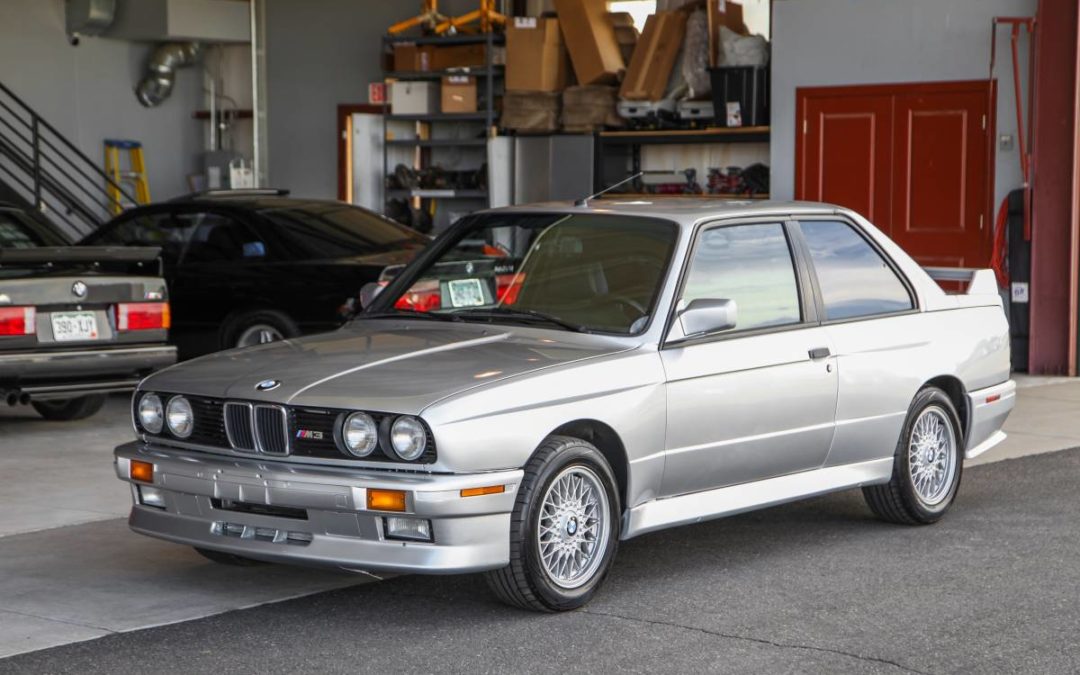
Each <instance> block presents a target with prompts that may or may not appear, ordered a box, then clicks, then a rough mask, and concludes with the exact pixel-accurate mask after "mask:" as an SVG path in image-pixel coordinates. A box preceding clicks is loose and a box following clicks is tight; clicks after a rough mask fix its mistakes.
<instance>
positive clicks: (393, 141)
mask: <svg viewBox="0 0 1080 675" xmlns="http://www.w3.org/2000/svg"><path fill="white" fill-rule="evenodd" d="M504 42H505V39H504V36H503V35H501V34H495V33H483V34H477V35H451V36H424V37H402V36H396V35H395V36H390V35H387V36H384V37H383V51H384V52H390V51H392V50H393V46H394V45H395V44H400V43H412V44H416V45H418V46H424V45H431V46H456V45H475V44H482V45H484V46H485V50H484V54H485V57H484V64H483V65H477V66H474V67H467V68H450V69H444V70H431V71H394V70H388V71H385V72H384V73H383V77H384V81H391V80H441V78H443V77H445V76H448V75H468V76H472V77H475V78H476V84H477V99H478V104H479V109H478V110H477V111H476V112H474V113H442V112H433V113H430V114H425V115H393V114H391V113H390V109H389V104H387V106H386V107H384V114H383V137H384V139H385V140H384V146H383V148H384V149H383V175H384V176H386V177H389V176H390V175H391V173H392V171H393V168H394V167H392V166H391V163H390V159H389V155H390V153H391V151H392V149H397V150H398V151H399V152H400V149H402V148H404V149H412V150H413V151H414V154H413V162H412V168H413V169H416V170H421V169H425V168H428V167H430V166H432V158H433V152H434V151H436V149H455V148H461V149H471V151H472V152H478V151H479V150H480V149H486V148H487V144H488V138H489V136H490V134H491V130H492V129H493V128H494V126H495V123H496V107H495V99H496V97H498V96H499V95H500V93H501V92H500V89H501V86H500V83H501V82H502V78H503V73H504V70H505V69H504V67H503V66H502V65H500V64H496V63H494V62H493V56H494V48H495V47H496V46H498V45H502V44H504ZM394 122H413V123H414V127H413V133H414V137H410V138H397V137H391V134H390V133H389V129H388V126H389V125H390V124H392V123H394ZM461 123H466V124H468V123H475V125H476V128H475V129H473V128H472V127H469V129H470V132H469V134H470V135H467V136H465V137H462V138H448V137H444V136H439V135H438V134H437V133H435V132H436V130H437V129H438V128H439V126H440V125H443V124H461ZM481 126H482V128H481ZM486 160H487V157H486V154H485V155H484V156H483V157H482V158H481V159H480V160H479V162H478V166H477V167H476V168H479V166H480V165H481V164H482V163H484V162H486ZM394 199H407V200H410V202H411V206H412V207H413V211H414V212H415V211H419V210H421V209H422V208H424V207H425V206H427V207H428V209H429V210H433V209H431V205H432V203H433V202H434V201H436V200H448V199H452V200H471V201H477V202H480V204H478V205H477V207H476V208H480V207H486V206H488V205H489V200H488V191H487V190H476V189H434V188H432V189H429V188H413V189H390V188H387V189H386V190H385V201H386V202H387V205H388V206H389V202H390V200H394ZM425 201H427V203H426V204H425Z"/></svg>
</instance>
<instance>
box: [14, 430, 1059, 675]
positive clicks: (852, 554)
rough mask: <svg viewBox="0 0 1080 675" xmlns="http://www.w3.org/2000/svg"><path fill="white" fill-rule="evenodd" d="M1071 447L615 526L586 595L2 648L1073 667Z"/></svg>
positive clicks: (306, 608)
mask: <svg viewBox="0 0 1080 675" xmlns="http://www.w3.org/2000/svg"><path fill="white" fill-rule="evenodd" d="M1078 633H1080V451H1078V450H1067V451H1062V452H1058V453H1053V454H1047V455H1038V456H1033V457H1026V458H1023V459H1015V460H1009V461H1005V462H999V463H995V464H990V465H986V466H979V467H974V468H969V469H968V470H967V471H966V473H965V475H964V478H963V485H962V488H961V493H960V499H959V501H958V502H957V504H956V505H955V507H954V509H953V511H952V512H951V513H950V515H949V517H948V518H946V519H945V521H943V522H941V523H939V524H938V525H935V526H931V527H921V528H906V527H899V526H893V525H887V524H883V523H879V522H877V521H875V520H874V519H872V518H871V516H870V514H869V512H868V510H867V509H866V507H865V506H864V505H863V503H862V499H861V496H860V495H859V493H858V492H857V491H853V492H847V493H842V494H837V495H831V496H827V497H822V498H818V499H815V500H812V501H809V502H803V503H800V504H793V505H789V506H783V507H778V508H774V509H769V510H767V511H761V512H757V513H752V514H746V515H743V516H738V517H734V518H729V519H726V520H720V521H713V522H711V523H706V524H702V525H696V526H689V527H683V528H679V529H675V530H670V531H667V532H660V533H656V534H652V535H647V536H644V537H641V538H639V539H634V540H631V541H629V542H625V543H624V544H623V545H622V547H621V549H620V551H619V557H618V561H617V563H616V566H615V568H614V570H613V572H612V574H611V576H610V578H609V579H608V581H607V584H606V586H605V587H604V589H603V591H602V592H601V594H600V595H599V596H598V597H597V598H596V600H595V601H594V602H593V603H592V604H591V605H589V606H588V607H587V608H585V609H583V610H580V611H576V612H571V613H568V614H562V615H537V614H530V613H526V612H522V611H518V610H514V609H510V608H506V607H503V606H502V605H499V604H498V603H496V602H495V601H494V600H492V599H491V597H490V596H489V595H488V594H487V591H486V587H485V585H484V583H483V579H482V578H480V577H477V576H466V577H415V576H414V577H399V578H396V579H392V580H388V581H383V582H378V583H371V584H364V585H360V586H355V587H351V588H346V589H342V590H336V591H330V592H326V593H320V594H317V595H312V596H308V597H304V598H300V599H297V600H290V601H287V602H281V603H277V604H271V605H264V606H260V607H256V608H253V609H248V610H243V611H236V612H230V613H226V614H221V615H218V616H213V617H210V618H206V619H200V620H197V621H190V622H186V623H180V624H175V625H171V626H164V627H159V628H153V629H148V630H141V631H134V632H129V633H122V634H117V635H111V636H108V637H105V638H102V639H98V640H94V641H90V642H84V643H79V644H72V645H67V646H63V647H57V648H54V649H48V650H43V651H38V652H32V653H28V654H23V655H20V656H16V657H13V658H10V659H7V660H3V661H0V672H20V673H25V672H50V673H68V672H70V673H117V672H133V671H136V670H139V671H142V670H154V671H160V672H181V671H182V672H219V673H220V672H229V673H244V672H260V673H277V672H281V673H286V672H289V673H291V672H301V671H303V672H312V671H319V672H327V673H339V672H340V673H344V672H376V671H389V672H401V671H412V672H417V671H423V672H470V673H477V672H491V673H506V672H526V671H532V672H615V671H620V672H688V671H707V672H737V673H738V672H769V673H784V672H799V673H818V672H820V673H835V672H839V671H844V672H860V673H902V672H920V673H965V672H970V673H992V672H1038V673H1055V672H1062V673H1064V672H1077V671H1080V639H1078V638H1077V634H1078Z"/></svg>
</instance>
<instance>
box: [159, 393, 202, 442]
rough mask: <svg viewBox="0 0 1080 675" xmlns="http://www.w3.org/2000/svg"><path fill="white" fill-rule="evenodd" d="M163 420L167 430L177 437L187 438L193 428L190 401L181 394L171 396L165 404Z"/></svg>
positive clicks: (193, 420)
mask: <svg viewBox="0 0 1080 675" xmlns="http://www.w3.org/2000/svg"><path fill="white" fill-rule="evenodd" d="M165 422H166V423H167V424H168V425H169V431H171V432H172V434H173V436H176V437H177V438H187V437H188V436H190V435H191V432H192V430H194V429H195V414H194V413H192V412H191V403H189V402H188V400H187V399H186V398H184V397H183V396H173V397H172V398H170V399H169V404H168V405H167V406H165Z"/></svg>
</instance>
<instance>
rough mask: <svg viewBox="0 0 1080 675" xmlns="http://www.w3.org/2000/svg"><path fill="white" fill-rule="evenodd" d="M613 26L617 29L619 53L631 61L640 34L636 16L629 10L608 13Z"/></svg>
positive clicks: (616, 39) (616, 38)
mask: <svg viewBox="0 0 1080 675" xmlns="http://www.w3.org/2000/svg"><path fill="white" fill-rule="evenodd" d="M608 19H609V20H610V21H611V26H612V28H614V29H615V41H616V42H618V43H619V53H621V54H622V57H623V61H624V62H625V63H630V59H631V58H633V55H634V47H635V46H636V45H637V42H638V38H639V37H640V34H639V33H638V29H637V27H636V26H635V25H634V17H633V16H631V15H630V13H629V12H612V13H610V14H608Z"/></svg>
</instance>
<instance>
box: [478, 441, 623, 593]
mask: <svg viewBox="0 0 1080 675" xmlns="http://www.w3.org/2000/svg"><path fill="white" fill-rule="evenodd" d="M619 513H620V506H619V495H618V490H617V489H616V482H615V477H614V475H613V474H612V471H611V467H610V466H609V465H608V463H607V460H606V459H604V456H603V455H602V454H600V451H599V450H597V449H596V447H595V446H593V445H592V444H590V443H587V442H585V441H583V440H580V439H577V438H569V437H565V436H553V437H551V438H549V439H548V440H547V441H545V442H544V444H543V445H541V446H540V448H539V449H538V450H537V451H536V453H535V454H534V455H533V457H532V459H530V460H529V463H528V464H527V465H526V466H525V477H524V479H522V482H521V487H520V488H519V489H518V495H517V501H516V502H515V505H514V512H513V514H512V516H511V522H510V564H509V565H508V566H506V567H504V568H502V569H499V570H494V571H492V572H488V573H487V580H488V585H489V586H490V587H491V589H492V591H494V593H495V595H497V596H498V597H499V599H500V600H502V601H503V602H506V603H508V604H511V605H516V606H518V607H523V608H525V609H531V610H536V611H542V612H556V611H565V610H570V609H575V608H577V607H581V606H582V605H584V604H585V603H587V602H588V601H589V599H590V598H592V596H593V595H594V594H595V593H596V590H597V589H598V588H599V587H600V584H601V583H602V582H603V580H604V577H605V576H606V575H607V572H608V569H610V567H611V563H612V561H613V560H614V558H615V551H616V549H617V547H618V541H619Z"/></svg>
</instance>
